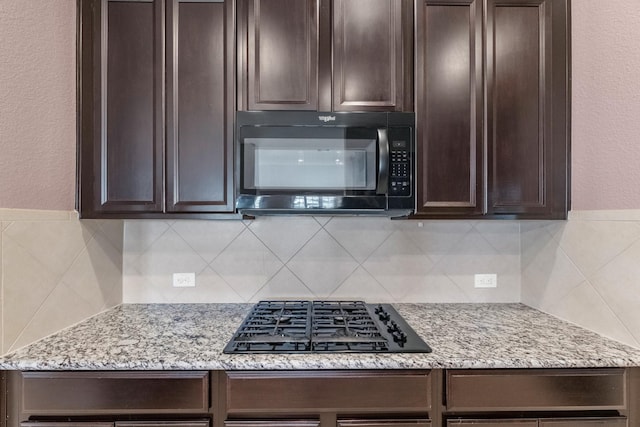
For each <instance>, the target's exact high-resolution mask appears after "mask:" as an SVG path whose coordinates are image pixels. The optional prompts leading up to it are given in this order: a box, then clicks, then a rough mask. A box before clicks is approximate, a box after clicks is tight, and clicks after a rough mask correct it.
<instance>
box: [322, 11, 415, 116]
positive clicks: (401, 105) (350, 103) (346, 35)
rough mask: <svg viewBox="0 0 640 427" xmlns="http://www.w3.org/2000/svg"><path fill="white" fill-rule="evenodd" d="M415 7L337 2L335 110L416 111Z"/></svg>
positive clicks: (335, 21)
mask: <svg viewBox="0 0 640 427" xmlns="http://www.w3.org/2000/svg"><path fill="white" fill-rule="evenodd" d="M411 10H412V5H411V3H410V2H407V1H406V0H334V1H333V110H334V111H350V110H360V111H363V110H370V111H371V110H373V111H402V110H407V111H411V110H412V97H411V92H412V86H411V76H412V69H413V68H412V61H411V56H412V55H411V50H412V45H411V39H412V37H413V34H412V33H413V32H412V31H411V28H412V27H413V18H412V14H411Z"/></svg>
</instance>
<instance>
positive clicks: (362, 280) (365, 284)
mask: <svg viewBox="0 0 640 427" xmlns="http://www.w3.org/2000/svg"><path fill="white" fill-rule="evenodd" d="M330 297H331V299H337V300H363V301H366V302H368V303H376V302H387V303H390V302H396V301H395V300H394V298H393V296H391V294H390V293H389V292H388V291H387V290H386V289H385V288H384V287H383V286H382V285H381V284H380V283H378V282H377V281H376V279H374V278H373V276H371V274H369V273H368V272H367V270H365V269H364V268H362V267H358V268H357V269H356V271H354V272H353V274H351V275H350V276H349V277H347V279H346V280H345V281H344V282H342V284H341V285H340V286H339V287H338V289H336V290H335V291H333V293H332V294H331V295H330Z"/></svg>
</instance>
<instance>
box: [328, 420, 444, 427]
mask: <svg viewBox="0 0 640 427" xmlns="http://www.w3.org/2000/svg"><path fill="white" fill-rule="evenodd" d="M338 427H431V421H430V420H426V419H407V420H404V419H403V420H338Z"/></svg>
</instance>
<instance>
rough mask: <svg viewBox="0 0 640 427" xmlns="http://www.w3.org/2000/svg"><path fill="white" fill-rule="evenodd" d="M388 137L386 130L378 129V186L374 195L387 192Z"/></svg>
mask: <svg viewBox="0 0 640 427" xmlns="http://www.w3.org/2000/svg"><path fill="white" fill-rule="evenodd" d="M388 188H389V135H388V133H387V129H384V128H380V129H378V186H377V188H376V194H387V193H388V192H389V190H388Z"/></svg>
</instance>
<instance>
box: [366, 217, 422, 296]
mask: <svg viewBox="0 0 640 427" xmlns="http://www.w3.org/2000/svg"><path fill="white" fill-rule="evenodd" d="M362 266H363V267H364V269H365V270H367V272H368V273H369V274H371V275H372V276H373V277H374V278H375V279H376V280H377V281H378V282H379V283H380V284H381V285H382V286H384V288H385V289H386V290H387V291H388V292H389V293H390V294H391V295H392V296H393V298H394V299H395V300H397V301H404V300H405V298H406V296H407V294H408V293H409V292H410V291H411V286H412V284H413V283H416V282H418V281H421V280H422V279H423V278H425V277H426V276H427V274H428V273H429V271H430V270H431V268H432V266H433V263H432V262H431V260H430V259H429V258H428V257H427V256H426V255H424V254H423V253H422V251H421V250H420V248H418V247H417V246H416V244H415V243H413V241H412V240H411V239H410V238H409V237H408V236H407V234H406V233H403V232H401V231H399V230H397V231H395V232H394V233H393V234H392V235H391V236H390V237H389V238H388V239H387V240H386V241H385V242H384V243H383V244H382V245H381V246H380V247H379V248H378V249H376V250H375V251H374V253H373V254H372V255H371V256H370V257H369V258H368V259H367V260H366V261H365V262H364V263H363V264H362Z"/></svg>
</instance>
